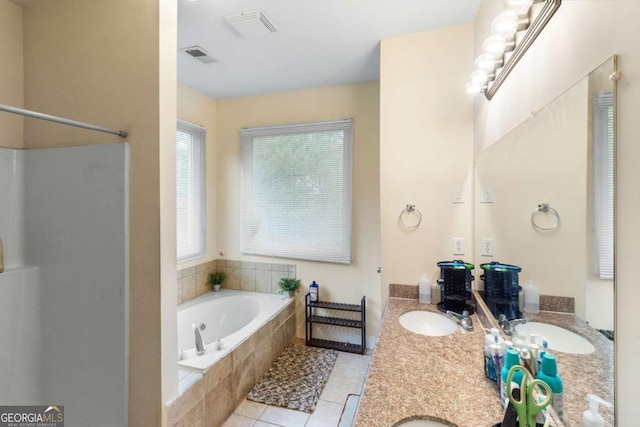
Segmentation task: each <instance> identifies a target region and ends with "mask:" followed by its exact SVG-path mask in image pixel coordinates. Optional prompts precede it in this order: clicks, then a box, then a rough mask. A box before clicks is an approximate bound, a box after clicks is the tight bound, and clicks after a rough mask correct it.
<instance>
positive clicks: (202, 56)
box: [180, 46, 217, 64]
mask: <svg viewBox="0 0 640 427" xmlns="http://www.w3.org/2000/svg"><path fill="white" fill-rule="evenodd" d="M180 50H181V51H183V52H184V53H186V54H187V55H189V56H190V57H192V58H195V59H197V60H198V61H200V62H202V63H203V64H211V63H212V62H217V61H216V60H215V59H213V58H212V57H211V56H209V53H208V52H207V51H206V50H204V49H203V48H201V47H200V46H189V47H184V48H182V49H180Z"/></svg>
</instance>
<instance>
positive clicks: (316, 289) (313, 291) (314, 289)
mask: <svg viewBox="0 0 640 427" xmlns="http://www.w3.org/2000/svg"><path fill="white" fill-rule="evenodd" d="M318 295H320V286H318V284H317V283H316V281H315V280H314V281H313V283H312V284H310V285H309V300H310V301H311V302H317V301H318Z"/></svg>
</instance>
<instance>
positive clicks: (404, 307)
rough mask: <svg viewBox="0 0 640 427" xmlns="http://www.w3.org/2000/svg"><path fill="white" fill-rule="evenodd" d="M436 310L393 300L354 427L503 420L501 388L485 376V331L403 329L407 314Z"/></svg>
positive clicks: (482, 426) (464, 425) (481, 424)
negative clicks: (424, 332)
mask: <svg viewBox="0 0 640 427" xmlns="http://www.w3.org/2000/svg"><path fill="white" fill-rule="evenodd" d="M413 310H424V311H433V312H438V309H437V308H436V306H435V305H431V304H420V303H418V301H417V300H415V299H400V298H390V299H389V303H388V304H387V307H386V309H385V313H384V316H383V321H382V325H381V328H380V332H379V334H378V342H377V344H376V348H375V350H374V354H373V360H372V362H371V366H370V368H369V374H368V377H367V381H366V383H365V387H364V390H363V394H362V397H361V399H360V406H359V409H358V413H357V415H356V420H355V424H354V425H355V426H360V427H376V426H380V427H390V426H394V425H396V423H398V422H400V421H403V420H408V419H417V418H424V419H432V420H436V421H442V422H444V424H448V425H451V426H455V427H469V426H474V427H475V426H478V427H491V426H493V425H494V424H496V423H499V422H500V421H502V416H503V410H502V409H501V407H500V402H499V392H498V389H497V386H496V385H495V384H494V383H492V382H491V381H489V380H488V379H487V378H486V377H485V376H484V331H483V330H482V327H481V325H480V322H479V320H478V318H477V316H476V315H473V316H472V319H473V322H474V326H475V330H474V331H472V332H467V331H464V330H462V328H460V327H458V329H457V330H456V332H454V333H453V334H451V335H447V336H444V337H429V336H424V335H419V334H416V333H413V332H409V331H408V330H406V329H404V328H403V327H402V326H401V325H400V323H399V321H398V318H399V317H400V316H401V315H402V314H404V313H406V312H409V311H413Z"/></svg>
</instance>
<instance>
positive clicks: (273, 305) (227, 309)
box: [178, 289, 293, 371]
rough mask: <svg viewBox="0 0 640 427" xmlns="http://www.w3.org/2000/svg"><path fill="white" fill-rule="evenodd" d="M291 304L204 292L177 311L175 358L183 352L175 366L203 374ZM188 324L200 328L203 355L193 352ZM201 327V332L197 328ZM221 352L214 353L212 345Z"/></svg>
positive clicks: (257, 296) (252, 294)
mask: <svg viewBox="0 0 640 427" xmlns="http://www.w3.org/2000/svg"><path fill="white" fill-rule="evenodd" d="M288 304H293V300H291V299H288V298H286V299H285V298H283V297H282V296H281V295H272V294H263V293H259V292H243V291H233V290H229V289H222V290H220V291H219V292H207V293H206V294H204V295H201V296H199V297H198V298H195V299H193V300H190V301H188V302H186V303H184V304H182V305H180V306H179V307H178V354H180V353H182V352H186V358H184V359H182V360H180V361H179V362H178V364H179V366H181V367H184V368H187V369H192V370H199V371H206V370H207V369H208V368H209V367H210V366H212V365H213V364H215V363H216V362H217V361H218V360H220V359H222V357H224V356H225V355H227V354H229V353H230V352H231V351H233V349H235V348H236V347H238V346H239V345H240V344H242V342H244V341H245V340H246V339H247V338H249V337H250V336H251V335H252V334H253V333H255V332H256V331H257V330H258V329H260V327H262V326H263V325H265V324H266V323H267V322H268V321H269V320H271V319H273V318H274V317H275V316H276V315H277V314H278V313H280V312H281V311H282V310H283V309H284V308H285V307H286V306H287V305H288ZM192 324H194V325H196V326H198V327H200V331H201V334H202V338H203V339H204V342H205V344H206V347H207V351H206V352H205V354H203V355H197V354H196V351H195V338H194V334H193V328H192V326H191V325H192ZM201 325H204V329H203V328H202V327H201ZM218 340H220V341H221V342H222V349H221V350H216V349H215V345H214V344H215V342H216V341H218Z"/></svg>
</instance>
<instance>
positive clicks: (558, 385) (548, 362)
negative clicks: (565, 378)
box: [536, 352, 564, 419]
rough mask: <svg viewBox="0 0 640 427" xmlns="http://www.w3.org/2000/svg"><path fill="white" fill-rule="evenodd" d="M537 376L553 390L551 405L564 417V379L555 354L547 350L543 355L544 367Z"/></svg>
mask: <svg viewBox="0 0 640 427" xmlns="http://www.w3.org/2000/svg"><path fill="white" fill-rule="evenodd" d="M536 378H538V379H539V380H542V381H544V382H545V383H547V384H548V385H549V388H550V389H551V391H552V392H553V400H552V401H551V405H552V406H553V409H554V410H555V411H556V414H558V416H559V417H560V419H562V418H563V416H564V399H563V394H562V391H563V387H562V379H561V378H560V375H558V363H557V361H556V358H555V356H554V355H552V354H550V353H549V352H546V353H545V354H544V356H542V369H541V370H540V372H538V375H536Z"/></svg>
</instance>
